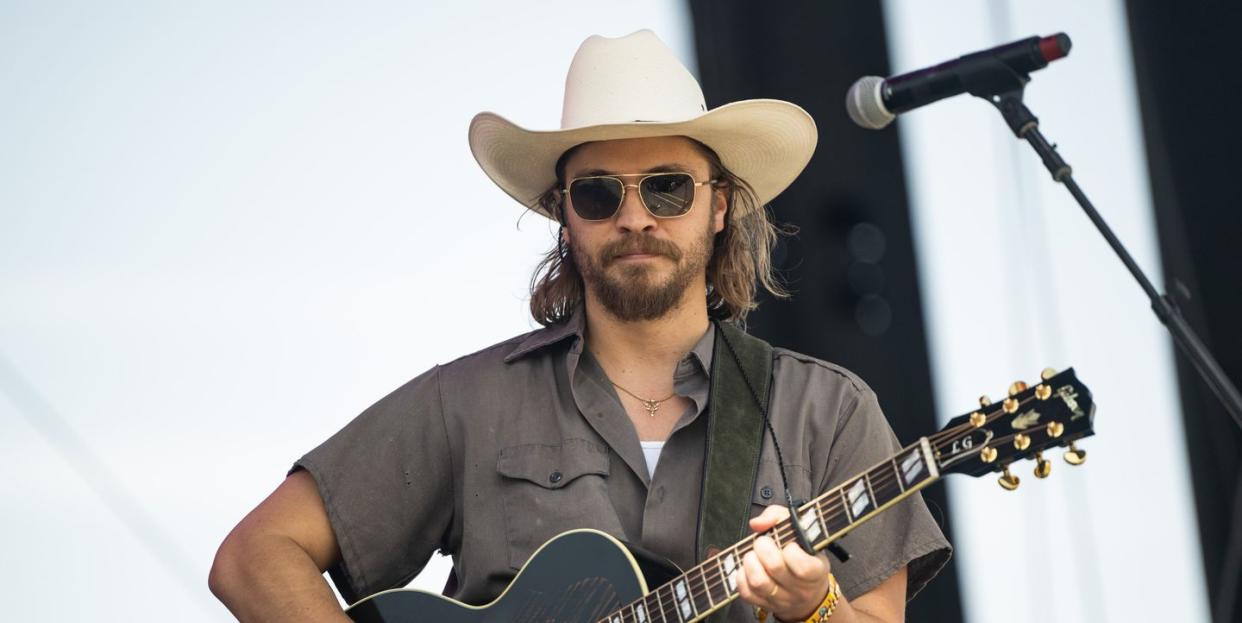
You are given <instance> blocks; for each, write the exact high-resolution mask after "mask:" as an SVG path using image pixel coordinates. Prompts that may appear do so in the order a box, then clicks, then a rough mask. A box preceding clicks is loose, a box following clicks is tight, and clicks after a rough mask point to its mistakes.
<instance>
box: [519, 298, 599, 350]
mask: <svg viewBox="0 0 1242 623" xmlns="http://www.w3.org/2000/svg"><path fill="white" fill-rule="evenodd" d="M585 327H586V312H585V311H583V309H582V306H581V305H579V306H577V307H575V308H574V311H573V313H572V314H570V316H569V318H566V319H565V320H563V321H561V322H558V323H556V324H551V325H548V326H546V327H544V328H542V329H538V330H536V331H532V332H530V333H528V334H526V336H525V337H524V338H522V341H521V343H519V344H518V347H517V348H515V349H513V352H511V353H509V354H508V355H506V356H505V363H512V362H514V361H516V360H518V359H521V358H522V357H524V356H526V355H528V354H530V353H532V352H535V351H537V350H539V349H542V348H544V347H547V346H551V345H552V344H556V343H557V342H560V341H562V340H565V339H568V338H571V337H572V338H575V341H576V342H577V343H578V344H581V343H582V332H583V330H584V329H585Z"/></svg>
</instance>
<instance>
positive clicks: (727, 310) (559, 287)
mask: <svg viewBox="0 0 1242 623" xmlns="http://www.w3.org/2000/svg"><path fill="white" fill-rule="evenodd" d="M690 140H691V141H692V142H694V144H695V145H697V146H698V148H699V150H700V151H701V152H702V155H703V157H704V158H706V159H707V162H708V164H709V165H710V167H711V176H712V178H713V179H716V180H720V181H719V182H717V184H715V185H714V186H713V187H712V192H723V193H726V195H727V197H726V198H727V200H728V208H727V210H726V212H725V226H724V229H722V230H721V231H720V232H719V233H717V234H716V236H715V243H714V246H713V249H712V257H711V260H710V261H708V263H707V310H708V314H709V315H711V317H713V318H717V319H720V320H729V321H733V322H736V323H738V324H740V325H742V326H745V323H746V315H747V314H749V313H750V312H751V310H753V309H755V308H756V307H758V303H756V302H755V294H756V293H757V291H758V287H760V286H762V287H763V289H764V290H767V291H768V293H770V294H771V295H772V296H774V297H776V298H787V297H788V296H789V292H788V291H787V290H786V289H785V288H784V286H783V285H782V284H781V283H780V282H779V279H778V277H777V276H776V272H775V270H774V269H773V267H772V247H773V246H774V245H775V244H776V240H777V238H778V237H779V236H781V235H789V234H792V233H794V231H795V230H794V229H793V228H792V227H780V226H777V225H775V224H774V223H773V222H772V219H771V216H770V215H769V214H768V211H767V209H766V207H765V206H762V205H760V204H759V198H758V197H757V196H756V195H755V191H754V189H753V188H751V186H750V184H748V183H747V182H746V180H743V179H742V178H740V177H738V176H737V175H735V174H734V173H733V172H732V171H730V170H729V169H728V167H726V166H725V165H724V163H723V162H721V161H720V157H719V156H717V155H716V152H714V151H712V150H711V148H709V147H707V146H706V145H704V144H702V143H700V142H698V141H695V140H693V139H690ZM579 147H581V145H578V146H576V147H574V148H572V149H570V150H569V151H566V152H565V153H564V154H562V155H561V157H560V159H559V160H557V162H556V186H555V187H553V188H550V189H548V190H547V191H546V192H544V193H543V195H541V196H540V198H539V207H541V208H542V209H543V210H544V211H546V212H547V213H548V214H551V215H553V216H555V217H556V220H557V221H558V222H559V223H560V225H561V227H562V228H564V227H565V214H564V212H563V210H564V207H565V204H564V201H563V196H562V193H561V191H560V190H559V189H561V188H564V187H565V163H566V162H567V161H568V160H569V157H570V156H571V155H572V154H573V153H574V151H576V150H577V149H578V148H579ZM583 291H584V285H583V283H582V274H581V273H580V272H579V271H578V267H577V266H576V265H575V263H574V257H573V253H571V252H570V251H569V249H567V248H565V245H564V243H563V237H562V235H561V232H560V231H558V232H557V235H556V246H555V247H553V248H552V249H550V250H549V251H548V252H547V253H546V254H544V256H543V259H541V260H540V261H539V264H538V265H536V267H535V272H534V274H533V275H532V276H531V280H530V313H531V315H532V316H534V318H535V321H536V322H538V323H539V324H541V325H544V326H547V325H550V324H553V323H557V322H561V321H563V320H565V319H566V318H568V317H569V316H570V314H572V313H573V311H574V308H575V307H577V306H578V304H579V303H581V302H582V298H583Z"/></svg>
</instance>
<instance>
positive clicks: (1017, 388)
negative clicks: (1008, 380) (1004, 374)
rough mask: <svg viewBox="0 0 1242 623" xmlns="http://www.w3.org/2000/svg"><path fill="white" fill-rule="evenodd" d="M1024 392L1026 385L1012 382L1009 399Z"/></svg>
mask: <svg viewBox="0 0 1242 623" xmlns="http://www.w3.org/2000/svg"><path fill="white" fill-rule="evenodd" d="M1024 391H1026V383H1023V382H1022V381H1014V382H1013V384H1011V385H1010V386H1009V395H1010V396H1011V397H1012V396H1017V395H1018V394H1021V393H1022V392H1024Z"/></svg>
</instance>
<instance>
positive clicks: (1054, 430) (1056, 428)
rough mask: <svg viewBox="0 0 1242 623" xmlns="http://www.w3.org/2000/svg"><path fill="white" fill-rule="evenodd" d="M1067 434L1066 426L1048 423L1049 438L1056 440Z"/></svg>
mask: <svg viewBox="0 0 1242 623" xmlns="http://www.w3.org/2000/svg"><path fill="white" fill-rule="evenodd" d="M1064 432H1065V425H1064V424H1062V423H1060V422H1048V436H1049V437H1051V438H1053V439H1056V438H1057V437H1060V436H1061V433H1064Z"/></svg>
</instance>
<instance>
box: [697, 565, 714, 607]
mask: <svg viewBox="0 0 1242 623" xmlns="http://www.w3.org/2000/svg"><path fill="white" fill-rule="evenodd" d="M698 569H699V577H701V578H703V592H704V593H707V609H708V610H710V609H712V608H713V607H715V605H716V600H714V599H712V589H711V588H710V587H709V586H708V584H707V569H705V568H704V567H703V565H699V567H698Z"/></svg>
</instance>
